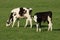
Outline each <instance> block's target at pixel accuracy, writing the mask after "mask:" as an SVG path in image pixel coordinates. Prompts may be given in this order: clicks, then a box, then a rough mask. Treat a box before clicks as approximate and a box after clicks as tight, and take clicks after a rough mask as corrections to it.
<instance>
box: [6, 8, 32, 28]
mask: <svg viewBox="0 0 60 40" xmlns="http://www.w3.org/2000/svg"><path fill="white" fill-rule="evenodd" d="M31 12H32V8H26V7H21V8H15V9H13V10H12V11H11V15H10V17H9V19H8V20H7V23H6V26H10V25H11V23H12V27H13V26H14V24H15V21H16V20H18V22H17V23H18V25H17V26H18V27H19V18H26V24H25V27H26V26H27V24H28V21H29V22H30V28H32V18H31Z"/></svg>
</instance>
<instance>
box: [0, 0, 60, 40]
mask: <svg viewBox="0 0 60 40" xmlns="http://www.w3.org/2000/svg"><path fill="white" fill-rule="evenodd" d="M16 7H31V8H33V12H32V15H34V14H35V13H36V12H39V11H40V12H42V11H49V10H50V11H52V13H53V31H52V32H51V31H49V32H48V31H47V27H44V28H42V32H36V27H35V26H34V25H35V23H34V22H33V28H32V29H30V28H29V26H28V27H27V28H24V25H25V19H21V20H20V27H19V28H18V27H17V24H16V25H15V26H14V27H13V28H12V27H11V26H10V27H6V26H5V24H6V21H7V19H8V18H9V15H10V11H11V10H12V9H13V8H16ZM45 29H46V30H45ZM0 40H60V0H0Z"/></svg>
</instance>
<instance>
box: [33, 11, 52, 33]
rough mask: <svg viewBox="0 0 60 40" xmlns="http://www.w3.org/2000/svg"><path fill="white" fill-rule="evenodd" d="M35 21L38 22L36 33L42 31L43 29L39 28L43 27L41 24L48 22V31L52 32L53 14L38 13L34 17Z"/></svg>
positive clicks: (49, 12) (48, 12)
mask: <svg viewBox="0 0 60 40" xmlns="http://www.w3.org/2000/svg"><path fill="white" fill-rule="evenodd" d="M34 21H35V22H36V27H37V29H36V31H37V32H38V31H41V28H39V25H40V26H41V22H42V21H43V22H46V21H47V22H48V31H49V30H50V31H52V12H51V11H47V12H37V13H36V14H35V15H34Z"/></svg>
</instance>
